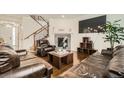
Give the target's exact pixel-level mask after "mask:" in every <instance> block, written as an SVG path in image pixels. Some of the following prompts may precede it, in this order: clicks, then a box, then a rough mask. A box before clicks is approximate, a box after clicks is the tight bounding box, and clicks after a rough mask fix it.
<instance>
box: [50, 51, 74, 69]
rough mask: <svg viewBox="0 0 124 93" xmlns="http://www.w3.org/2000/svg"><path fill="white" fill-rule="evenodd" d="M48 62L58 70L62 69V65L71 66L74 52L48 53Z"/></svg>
mask: <svg viewBox="0 0 124 93" xmlns="http://www.w3.org/2000/svg"><path fill="white" fill-rule="evenodd" d="M48 62H49V63H50V64H52V65H53V66H55V67H56V68H58V69H61V67H62V63H64V64H70V63H73V53H72V52H56V51H52V52H49V53H48Z"/></svg>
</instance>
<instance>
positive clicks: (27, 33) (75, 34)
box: [0, 14, 124, 78]
mask: <svg viewBox="0 0 124 93" xmlns="http://www.w3.org/2000/svg"><path fill="white" fill-rule="evenodd" d="M123 17H124V15H123V14H107V15H105V14H104V15H103V14H41V15H0V20H1V21H0V26H1V28H0V42H1V46H2V44H3V45H6V46H7V47H8V46H10V47H11V48H13V49H14V51H16V53H17V55H18V56H19V59H18V57H16V58H15V59H14V57H15V55H16V54H15V53H14V54H13V53H12V55H13V57H12V59H13V60H12V61H10V65H11V64H16V65H14V66H13V67H11V66H10V68H7V67H6V66H8V67H9V65H6V66H5V67H6V68H4V66H3V67H2V68H3V69H2V68H1V77H13V78H14V77H36V78H38V77H40V75H39V74H40V73H39V70H40V71H41V72H42V74H41V77H66V78H67V77H69V78H70V77H72V78H74V77H80V78H81V77H97V74H98V73H100V74H99V75H98V77H123V70H120V69H121V68H117V67H116V68H117V69H115V67H112V69H114V71H113V70H110V71H111V73H114V74H117V75H113V74H112V76H104V75H101V73H103V72H100V70H101V69H99V66H106V64H107V63H106V64H104V65H103V63H100V62H101V61H99V62H98V63H97V64H95V65H98V68H96V70H94V71H98V70H99V72H98V73H95V72H85V73H84V71H85V70H86V68H87V67H88V68H90V69H95V67H92V66H90V65H89V64H88V65H89V66H85V65H87V64H83V66H85V67H86V68H82V65H81V67H80V66H79V67H78V68H76V70H74V71H77V73H76V74H75V73H72V72H71V71H69V70H70V69H72V68H74V66H75V65H76V66H77V65H79V64H81V63H82V62H84V63H85V61H86V60H85V59H88V58H90V57H92V55H93V56H96V55H97V56H98V54H97V52H99V53H103V54H106V55H109V56H112V52H111V51H110V50H109V51H107V50H106V49H107V48H111V47H110V43H109V42H104V41H105V35H106V34H105V31H103V30H104V29H103V27H102V26H103V24H106V21H109V22H111V23H112V22H114V21H117V20H119V27H120V28H122V27H124V24H123V23H124V20H123ZM82 24H83V25H82ZM92 24H94V25H92ZM96 26H97V28H96ZM82 27H84V28H82ZM80 29H83V30H80ZM87 31H88V32H87ZM85 39H86V40H85ZM44 42H45V43H47V44H45V43H44ZM86 42H87V44H85V43H86ZM123 43H124V42H123V38H122V41H120V42H119V44H117V43H115V45H114V47H116V46H117V45H120V46H119V48H120V47H122V46H121V45H123ZM48 45H49V46H50V47H46V46H48ZM42 47H46V48H42ZM84 47H85V48H84ZM2 49H3V50H4V51H5V53H3V50H2ZM122 49H123V48H122ZM49 50H50V51H52V52H50V51H49ZM9 51H10V50H8V53H9ZM46 51H48V52H46ZM95 52H96V55H94V54H95ZM6 53H7V51H6V48H5V49H4V48H1V62H3V60H5V59H4V58H3V55H4V56H6V55H5V54H6ZM107 53H108V54H107ZM10 54H11V52H10ZM89 55H91V56H89ZM20 56H21V57H20ZM100 56H101V59H95V60H94V59H90V60H94V61H93V62H91V63H92V64H94V62H95V61H96V60H102V62H104V61H106V62H108V61H110V59H109V58H106V56H105V57H104V56H103V55H101V54H99V57H100ZM5 58H6V57H5ZM105 59H106V60H105ZM111 59H112V57H111ZM19 60H20V61H19ZM16 61H17V62H16ZM35 61H37V62H35ZM8 62H9V61H8V60H6V61H5V62H3V63H1V66H2V65H3V64H4V65H5V63H8ZM13 62H15V63H13ZM89 62H90V61H89ZM36 63H38V64H36ZM39 63H41V64H42V66H41V68H40V65H39ZM63 63H66V64H63ZM104 63H105V62H104ZM20 64H21V65H20ZM32 64H34V65H32ZM44 64H45V65H44ZM99 64H102V65H99ZM26 65H27V66H28V67H27V68H29V69H30V68H33V67H34V68H35V69H37V68H39V69H38V70H36V72H34V73H37V74H36V75H35V74H34V73H33V72H32V71H29V72H28V73H24V74H19V73H23V71H25V70H28V69H27V68H26ZM113 65H115V64H113ZM113 65H112V66H113ZM119 65H120V64H119ZM16 66H17V67H18V66H19V69H18V68H16V69H15V67H16ZM20 66H22V68H21V67H20ZM23 66H24V67H23ZM44 66H46V68H47V70H46V72H45V70H44V68H45V67H44ZM120 66H121V65H120ZM13 68H14V69H13ZM25 68H26V69H25ZM17 69H18V70H17ZM4 70H5V71H4ZM102 70H103V68H102ZM116 70H117V71H118V70H119V72H117V71H116ZM2 71H3V72H2ZM12 71H13V73H14V74H13V73H12ZM74 71H73V72H74ZM80 71H81V72H80ZM92 71H93V70H92ZM120 71H121V72H120ZM4 72H5V73H4ZM15 72H16V73H15ZM17 73H18V75H17ZM44 73H49V74H47V75H45V74H44ZM63 73H64V74H63ZM12 74H13V75H12ZM107 74H108V73H107ZM16 75H17V76H16ZM95 75H96V76H95Z"/></svg>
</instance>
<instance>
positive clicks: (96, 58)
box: [82, 52, 110, 69]
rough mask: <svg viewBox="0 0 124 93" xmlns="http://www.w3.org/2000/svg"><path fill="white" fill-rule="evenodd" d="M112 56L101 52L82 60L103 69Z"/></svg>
mask: <svg viewBox="0 0 124 93" xmlns="http://www.w3.org/2000/svg"><path fill="white" fill-rule="evenodd" d="M109 60H110V57H108V56H104V55H101V54H100V53H99V52H96V53H94V54H93V55H90V56H89V57H87V58H86V59H85V60H83V61H82V62H85V63H88V64H90V65H93V66H96V67H98V68H101V69H106V67H107V65H108V63H109Z"/></svg>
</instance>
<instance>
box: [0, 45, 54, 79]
mask: <svg viewBox="0 0 124 93" xmlns="http://www.w3.org/2000/svg"><path fill="white" fill-rule="evenodd" d="M37 59H38V58H36V59H29V60H26V61H24V62H22V61H20V57H19V56H18V55H17V53H16V52H15V51H14V50H13V49H12V48H9V47H7V46H4V45H1V46H0V78H41V77H51V74H52V66H51V65H50V64H47V63H44V62H42V60H41V59H38V61H39V62H36V61H37ZM27 61H29V62H27ZM26 62H27V64H26Z"/></svg>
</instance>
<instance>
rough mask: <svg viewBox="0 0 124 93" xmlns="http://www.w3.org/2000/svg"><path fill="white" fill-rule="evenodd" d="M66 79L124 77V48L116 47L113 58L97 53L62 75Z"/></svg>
mask: <svg viewBox="0 0 124 93" xmlns="http://www.w3.org/2000/svg"><path fill="white" fill-rule="evenodd" d="M60 77H65V78H122V77H124V46H122V45H120V46H117V47H115V49H114V51H113V56H112V57H111V56H108V55H102V54H101V53H99V52H96V53H94V54H92V55H90V56H89V57H87V58H86V59H84V60H83V61H82V62H81V63H79V64H77V65H74V66H73V67H72V68H70V69H69V70H68V71H66V72H64V73H63V74H61V75H60Z"/></svg>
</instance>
